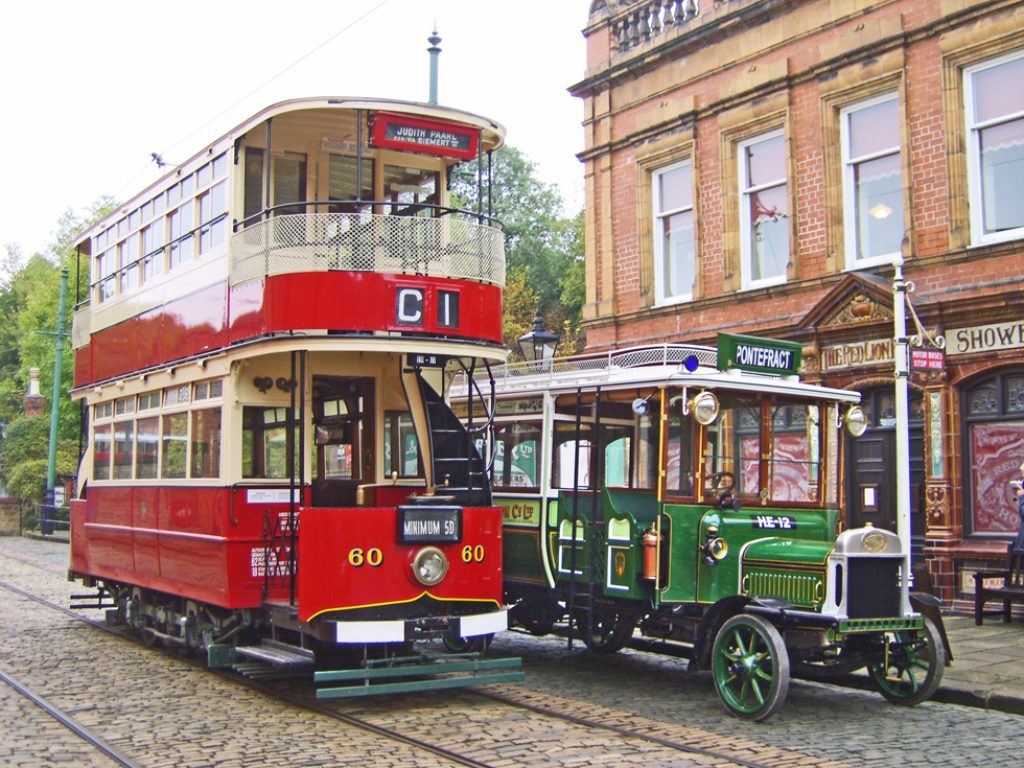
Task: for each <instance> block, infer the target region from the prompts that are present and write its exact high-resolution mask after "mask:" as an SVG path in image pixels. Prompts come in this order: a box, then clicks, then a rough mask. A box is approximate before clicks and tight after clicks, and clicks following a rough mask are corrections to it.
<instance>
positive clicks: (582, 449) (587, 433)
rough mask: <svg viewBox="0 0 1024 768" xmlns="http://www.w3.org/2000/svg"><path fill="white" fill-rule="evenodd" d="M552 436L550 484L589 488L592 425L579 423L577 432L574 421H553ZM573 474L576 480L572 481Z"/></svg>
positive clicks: (557, 486) (559, 486)
mask: <svg viewBox="0 0 1024 768" xmlns="http://www.w3.org/2000/svg"><path fill="white" fill-rule="evenodd" d="M553 437H554V441H553V442H554V445H553V446H552V466H551V484H552V486H554V487H555V488H573V487H576V488H589V487H590V460H591V448H592V446H593V444H594V430H593V426H592V425H590V424H581V425H580V429H579V433H578V434H577V431H576V424H575V423H574V422H567V421H559V422H555V431H554V435H553ZM577 454H578V455H577ZM574 471H575V475H574ZM574 476H575V478H576V482H573V478H574Z"/></svg>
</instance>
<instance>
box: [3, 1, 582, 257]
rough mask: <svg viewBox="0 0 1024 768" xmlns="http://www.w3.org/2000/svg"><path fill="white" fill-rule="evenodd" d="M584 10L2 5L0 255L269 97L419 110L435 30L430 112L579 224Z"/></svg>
mask: <svg viewBox="0 0 1024 768" xmlns="http://www.w3.org/2000/svg"><path fill="white" fill-rule="evenodd" d="M589 6H590V0H515V2H502V1H501V0H333V2H324V1H322V0H305V1H303V0H299V1H298V2H292V3H288V2H269V1H268V0H248V1H247V2H245V3H239V2H225V1H224V0H205V1H204V2H199V1H198V0H175V1H174V2H139V0H93V2H82V0H34V2H19V3H13V4H9V5H8V6H7V7H6V8H5V12H4V17H5V18H4V24H3V28H2V29H3V31H2V33H0V73H2V75H0V98H2V101H0V104H2V105H3V106H2V111H0V141H2V143H0V146H2V147H3V149H4V159H3V163H2V165H0V167H2V168H3V173H2V177H0V253H2V248H3V247H4V246H6V245H8V244H12V243H13V244H17V245H18V246H20V248H21V250H22V253H23V254H24V255H25V256H26V257H27V256H29V255H31V254H33V253H36V252H42V251H43V250H44V249H45V248H46V246H47V245H48V244H49V243H50V242H51V240H52V233H53V231H54V229H55V228H56V225H57V220H58V218H59V217H60V216H61V214H62V213H63V212H64V211H65V210H68V209H71V210H72V211H74V212H75V213H76V214H78V215H79V216H84V215H85V213H86V211H87V209H88V208H89V206H90V205H91V204H92V203H94V202H95V201H97V200H98V199H99V198H100V197H101V196H102V195H105V194H106V195H110V196H112V197H114V198H115V199H116V200H118V201H120V200H124V199H125V198H127V197H129V196H130V195H131V194H133V193H135V192H137V191H139V190H141V189H142V187H144V186H145V185H147V184H149V183H150V182H152V181H154V180H155V179H156V178H157V177H158V176H159V173H158V172H157V168H156V166H155V165H154V164H153V163H152V162H151V161H150V159H149V155H150V152H159V153H160V154H161V155H163V157H164V159H165V160H167V161H168V162H171V163H178V162H181V161H183V160H185V159H186V158H187V157H189V156H191V155H192V154H194V153H195V152H197V151H198V150H200V149H201V148H202V147H203V146H204V145H205V144H208V143H209V142H210V141H211V140H213V139H214V138H216V137H218V136H220V135H222V134H224V133H226V132H227V131H228V130H230V129H231V128H233V127H234V126H235V125H237V124H238V123H240V122H242V121H243V120H244V119H245V118H247V117H249V116H250V115H252V114H255V113H256V112H258V111H259V110H260V109H262V108H263V107H265V106H267V105H269V104H272V103H274V102H277V101H281V100H283V99H288V98H295V97H300V96H376V97H384V98H399V99H411V100H416V101H426V100H427V96H428V85H429V57H428V54H427V52H426V49H427V46H428V43H427V40H426V38H427V37H428V36H429V34H430V32H431V30H432V29H433V26H434V24H435V22H436V24H437V31H438V34H439V35H440V36H441V38H442V42H441V48H442V53H441V58H440V77H439V87H438V101H439V103H441V104H442V105H445V106H452V107H457V108H460V109H464V110H467V111H470V112H475V113H478V114H481V115H484V116H486V117H490V118H492V119H495V120H497V121H498V122H500V123H502V124H504V125H505V127H506V128H507V129H508V136H507V138H506V140H507V142H508V143H509V144H511V145H513V146H515V147H517V148H519V149H520V150H522V151H523V152H525V153H526V155H527V156H528V157H529V158H530V159H531V160H533V161H534V162H535V163H536V165H537V175H538V177H539V178H540V179H541V180H542V181H544V182H547V183H550V184H557V185H558V187H559V189H560V190H561V192H562V197H563V199H564V200H565V203H566V212H567V213H575V212H576V211H578V210H579V209H580V208H581V207H582V205H583V167H582V165H581V164H580V162H579V161H578V160H577V159H576V157H575V155H576V153H578V152H580V151H581V150H582V149H583V129H582V127H581V120H582V115H583V108H582V103H581V102H580V101H579V100H578V99H575V98H573V97H572V96H570V95H569V93H568V91H567V88H568V87H569V86H570V85H572V84H574V83H576V82H579V81H580V80H581V79H582V78H583V72H584V69H585V66H586V59H585V51H584V43H583V35H582V32H581V30H582V29H583V27H584V26H585V25H586V22H587V10H588V8H589ZM328 40H329V41H330V42H327V41H328ZM325 43H326V44H325ZM320 46H322V47H320ZM311 52H312V53H311ZM304 56H306V58H303V57H304ZM299 59H302V60H301V61H299ZM297 61H298V63H297V64H296V62H297ZM284 70H287V71H284ZM282 72H283V74H281V73H282ZM278 75H279V76H278ZM275 76H277V77H275ZM272 78H273V79H272ZM268 81H270V82H268Z"/></svg>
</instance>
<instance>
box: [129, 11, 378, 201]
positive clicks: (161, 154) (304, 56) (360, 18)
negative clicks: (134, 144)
mask: <svg viewBox="0 0 1024 768" xmlns="http://www.w3.org/2000/svg"><path fill="white" fill-rule="evenodd" d="M390 2H391V0H379V2H378V3H377V4H376V5H374V6H373V7H372V8H370V9H369V10H367V11H366V12H365V13H363V14H361V15H360V16H357V17H356V18H355V19H353V20H352V21H350V22H349V23H348V24H346V25H345V26H344V27H342V28H341V29H339V30H338V31H337V32H335V33H334V34H333V35H331V36H330V37H328V38H327V39H326V40H324V41H323V42H322V43H320V44H319V45H316V46H314V47H313V48H310V49H309V50H308V51H306V53H304V54H302V55H301V56H300V57H299V58H297V59H296V60H295V61H293V62H292V63H291V64H289V65H288V66H286V67H285V68H284V69H282V70H280V71H279V72H277V73H276V74H274V75H272V76H271V77H269V78H267V79H266V80H264V81H263V82H262V83H260V84H259V85H257V86H256V87H255V88H253V89H252V90H251V91H249V92H248V93H246V94H245V95H243V96H241V97H239V98H238V99H236V100H235V101H234V102H232V103H231V104H229V105H228V106H226V107H225V108H224V109H222V110H221V111H220V112H218V113H217V114H216V115H214V116H213V117H211V118H210V119H209V120H207V121H206V122H205V123H203V124H202V125H200V126H199V127H198V128H196V129H195V130H194V131H192V132H191V133H189V134H188V135H186V136H184V137H182V138H181V139H179V140H178V141H177V142H175V143H174V144H171V145H170V146H169V147H168V148H167V149H165V150H164V151H162V152H154V153H153V155H156V156H158V157H161V158H163V157H166V156H167V155H168V154H169V153H170V151H171V150H174V149H176V148H177V147H180V146H181V145H182V144H184V143H185V142H186V141H188V140H189V139H191V138H192V137H193V136H195V135H196V134H198V133H200V132H201V131H203V130H205V129H206V128H207V127H208V126H210V125H211V124H213V123H214V122H216V121H217V120H219V119H220V118H222V117H223V116H224V115H226V114H227V113H228V112H230V111H231V110H233V109H234V108H235V107H237V106H238V105H239V104H241V103H243V102H244V101H246V100H247V99H249V98H251V97H252V96H254V95H256V94H257V93H259V92H260V91H261V90H263V89H264V88H266V87H267V86H268V85H270V84H271V83H272V82H274V81H275V80H277V79H278V78H279V77H281V76H282V75H284V74H285V73H287V72H290V71H291V70H293V69H295V67H297V66H298V65H299V64H301V63H302V62H303V61H305V60H306V59H308V58H309V57H310V56H312V55H313V54H314V53H316V52H317V51H319V50H320V49H322V48H324V47H326V46H328V45H330V44H331V43H333V42H334V41H335V40H336V39H337V38H339V37H341V35H343V34H345V33H346V32H348V31H349V30H350V29H352V28H353V27H355V26H356V25H357V24H359V23H360V22H362V21H364V20H365V19H367V18H369V17H370V16H371V15H373V14H374V13H376V12H377V11H379V10H380V9H381V8H383V7H384V6H385V5H387V4H388V3H390ZM151 164H152V161H150V162H148V163H146V165H145V166H144V167H143V168H141V169H140V170H139V172H138V173H136V174H135V175H134V176H133V177H132V178H131V180H130V181H128V182H126V183H125V184H124V185H123V186H122V187H121V190H119V192H118V194H117V197H118V198H120V197H121V194H122V193H123V192H124V190H125V189H131V188H134V186H135V183H136V181H137V180H138V178H139V177H140V176H142V175H143V174H144V173H145V172H146V170H147V169H148V168H149V167H150V165H151ZM170 164H173V163H170Z"/></svg>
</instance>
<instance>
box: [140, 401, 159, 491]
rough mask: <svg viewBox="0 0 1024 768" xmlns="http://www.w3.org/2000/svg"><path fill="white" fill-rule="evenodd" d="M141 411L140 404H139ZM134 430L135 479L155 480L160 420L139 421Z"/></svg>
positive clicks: (154, 418) (152, 418)
mask: <svg viewBox="0 0 1024 768" xmlns="http://www.w3.org/2000/svg"><path fill="white" fill-rule="evenodd" d="M139 407H140V409H141V407H142V406H141V403H140V406H139ZM135 426H136V429H135V454H136V455H135V477H136V478H138V479H139V480H155V479H156V476H157V450H158V448H159V445H160V420H159V419H158V418H157V417H156V416H151V417H150V418H147V419H139V420H138V422H136V425H135Z"/></svg>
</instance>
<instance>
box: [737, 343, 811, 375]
mask: <svg viewBox="0 0 1024 768" xmlns="http://www.w3.org/2000/svg"><path fill="white" fill-rule="evenodd" d="M802 351H803V347H801V346H800V345H799V344H797V343H795V342H792V341H780V340H778V339H764V338H761V337H759V336H744V335H741V334H735V333H720V334H718V370H720V371H728V370H730V369H737V370H741V371H751V372H752V373H773V374H775V375H777V376H795V375H796V374H797V372H798V371H799V370H800V355H801V352H802Z"/></svg>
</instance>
